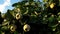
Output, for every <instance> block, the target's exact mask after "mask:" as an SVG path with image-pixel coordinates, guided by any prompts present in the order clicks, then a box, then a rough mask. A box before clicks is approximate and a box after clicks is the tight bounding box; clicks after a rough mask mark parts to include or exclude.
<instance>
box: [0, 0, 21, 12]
mask: <svg viewBox="0 0 60 34" xmlns="http://www.w3.org/2000/svg"><path fill="white" fill-rule="evenodd" d="M19 1H20V0H0V12H1V13H6V12H7V10H8V9H10V10H12V9H13V7H12V4H14V3H16V2H19Z"/></svg>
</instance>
